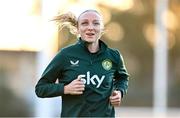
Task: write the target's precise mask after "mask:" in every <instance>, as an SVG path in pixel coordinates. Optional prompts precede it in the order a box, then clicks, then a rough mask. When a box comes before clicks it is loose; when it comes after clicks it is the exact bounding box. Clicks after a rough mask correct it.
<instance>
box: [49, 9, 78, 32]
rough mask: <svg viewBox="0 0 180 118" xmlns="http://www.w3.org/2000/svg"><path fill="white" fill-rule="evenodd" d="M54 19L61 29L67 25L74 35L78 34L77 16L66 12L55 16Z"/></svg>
mask: <svg viewBox="0 0 180 118" xmlns="http://www.w3.org/2000/svg"><path fill="white" fill-rule="evenodd" d="M52 21H55V22H56V23H57V25H58V27H59V30H62V28H64V27H67V28H69V29H70V32H71V33H72V34H74V35H77V34H78V33H77V25H78V22H77V18H76V16H75V15H74V14H73V13H71V12H68V13H65V14H60V15H57V16H55V17H54V18H53V19H52Z"/></svg>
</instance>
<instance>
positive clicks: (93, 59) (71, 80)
mask: <svg viewBox="0 0 180 118" xmlns="http://www.w3.org/2000/svg"><path fill="white" fill-rule="evenodd" d="M54 20H55V21H57V22H59V23H61V24H60V26H61V27H63V26H64V25H67V26H69V28H70V30H71V31H72V32H73V33H77V35H78V36H79V38H78V41H77V43H75V44H73V45H70V46H68V47H65V48H63V49H62V50H61V51H60V52H58V54H57V55H56V56H55V57H54V59H53V60H52V61H51V62H50V64H49V65H48V67H47V68H46V69H45V71H44V72H43V74H42V77H41V78H40V80H39V81H38V83H37V85H36V90H35V91H36V94H37V96H38V97H41V98H48V97H56V96H62V112H61V116H62V117H83V116H85V117H94V116H95V117H114V116H115V111H114V106H119V105H120V103H121V99H122V97H123V96H124V95H125V94H126V92H127V88H128V73H127V70H126V68H125V65H124V62H123V59H122V56H121V55H120V53H119V52H118V51H117V50H114V49H110V48H108V46H107V45H106V44H105V43H104V42H103V41H102V40H100V38H101V36H102V33H103V29H104V25H103V19H102V16H101V15H100V14H99V13H98V12H97V11H96V10H86V11H84V12H83V13H81V14H80V15H79V17H78V18H77V19H76V18H75V16H74V15H73V14H70V13H67V14H63V15H60V16H57V17H56V18H55V19H54ZM57 79H58V81H59V82H58V83H55V82H56V80H57Z"/></svg>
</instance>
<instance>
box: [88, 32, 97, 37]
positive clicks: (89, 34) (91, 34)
mask: <svg viewBox="0 0 180 118" xmlns="http://www.w3.org/2000/svg"><path fill="white" fill-rule="evenodd" d="M86 35H87V36H90V37H91V36H94V35H95V33H86Z"/></svg>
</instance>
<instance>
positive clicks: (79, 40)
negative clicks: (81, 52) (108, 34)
mask: <svg viewBox="0 0 180 118" xmlns="http://www.w3.org/2000/svg"><path fill="white" fill-rule="evenodd" d="M77 43H78V44H80V45H81V46H82V47H83V48H84V49H85V50H86V51H88V52H89V50H88V49H87V47H86V41H84V40H82V39H81V37H80V38H78V42H77ZM99 45H100V50H99V51H98V52H96V53H92V54H100V53H103V52H104V51H105V50H106V49H107V45H106V44H105V43H104V42H103V41H102V40H99ZM89 53H90V52H89Z"/></svg>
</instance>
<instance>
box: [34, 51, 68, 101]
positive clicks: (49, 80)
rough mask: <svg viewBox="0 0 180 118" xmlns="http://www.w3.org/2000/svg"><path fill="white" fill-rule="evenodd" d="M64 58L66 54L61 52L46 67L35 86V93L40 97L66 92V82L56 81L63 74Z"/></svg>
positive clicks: (54, 95) (59, 94)
mask: <svg viewBox="0 0 180 118" xmlns="http://www.w3.org/2000/svg"><path fill="white" fill-rule="evenodd" d="M64 60H65V59H64V56H63V55H62V54H61V52H59V53H58V54H57V55H56V56H55V57H54V58H53V59H52V61H51V62H50V63H49V65H48V66H47V67H46V69H45V71H44V72H43V74H42V76H41V78H40V80H39V81H38V82H37V84H36V86H35V93H36V95H37V96H38V97H41V98H47V97H56V96H61V95H62V94H64V84H63V83H55V82H56V80H57V79H58V77H61V75H62V74H61V73H62V70H63V67H64Z"/></svg>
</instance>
